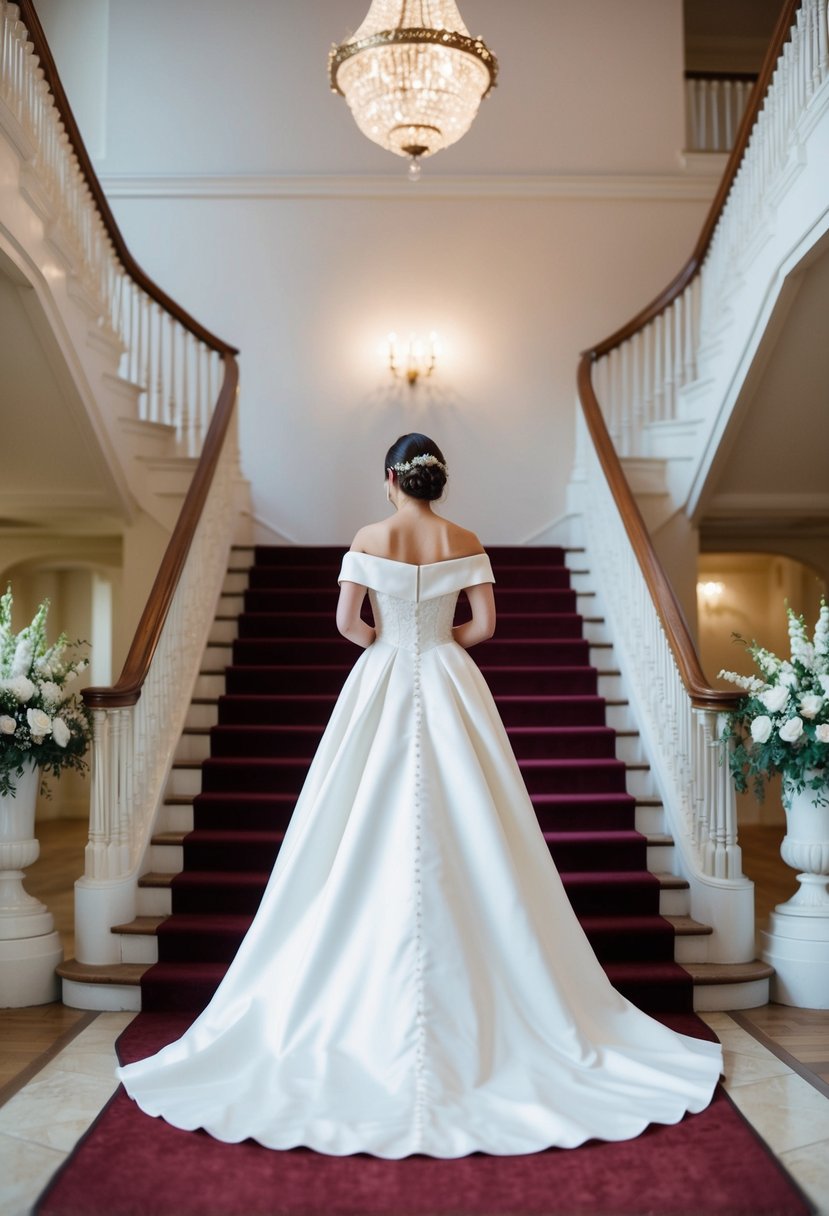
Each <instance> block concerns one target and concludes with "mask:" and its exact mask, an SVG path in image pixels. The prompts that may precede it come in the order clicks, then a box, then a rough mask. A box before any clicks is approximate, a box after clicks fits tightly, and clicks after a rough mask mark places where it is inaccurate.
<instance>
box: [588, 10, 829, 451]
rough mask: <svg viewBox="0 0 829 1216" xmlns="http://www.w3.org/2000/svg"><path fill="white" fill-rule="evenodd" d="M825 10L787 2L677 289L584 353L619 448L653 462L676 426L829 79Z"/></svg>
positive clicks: (669, 288) (674, 285)
mask: <svg viewBox="0 0 829 1216" xmlns="http://www.w3.org/2000/svg"><path fill="white" fill-rule="evenodd" d="M826 18H827V0H803V3H802V4H800V5H799V4H798V0H787V2H786V3H785V4H784V6H783V10H782V12H781V15H780V19H779V21H778V24H777V27H776V29H775V33H774V35H773V37H772V40H771V43H770V48H769V53H768V54H767V56H766V59H765V61H764V63H763V66H762V68H761V70H760V73H759V75H758V78H757V81H756V83H755V86H754V89H753V91H752V95H751V100H750V101H749V103H748V105H747V106H746V109H745V112H744V114H743V118H742V122H741V124H740V128H739V131H738V133H737V138H736V142H735V145H734V148H733V149H732V152H731V155H730V157H729V160H728V164H727V165H726V169H725V172H724V174H723V179H722V182H721V183H720V186H719V189H718V191H717V194H716V196H715V198H714V201H713V203H712V205H711V208H710V210H709V213H708V216H707V218H706V220H705V223H704V225H703V228H702V231H701V232H700V235H699V238H698V240H697V243H696V245H695V247H694V250H693V252H692V254H691V256H690V258H689V259H688V261H687V262H686V264H685V265H684V266H683V268H682V270H681V271H680V272H679V274H678V275H677V276H676V278H674V279H673V281H672V282H671V283H669V284H668V286H667V287H666V288H665V290H664V291H663V292H661V293H660V294H659V295H658V296H657V297H656V299H655V300H653V301H652V302H651V303H650V304H649V305H648V306H647V308H644V309H643V310H642V311H641V312H640V313H639V314H638V315H637V316H635V317H634V318H633V319H632V320H631V321H629V322H628V324H627V325H625V326H623V327H622V328H621V329H620V330H618V331H617V332H616V333H614V334H611V336H610V337H609V338H606V339H605V340H604V341H603V342H600V343H598V344H597V345H596V346H595V347H593V348H592V349H591V350H589V351H587V352H586V354H585V358H587V359H588V360H589V361H590V363H591V364H592V365H593V366H592V383H593V385H594V387H595V392H596V396H597V397H598V399H599V401H600V402H601V406H602V413H603V414H604V417H605V420H606V422H607V427H608V430H609V432H610V436H611V439H612V440H613V443H614V446H615V447H616V449H617V451H618V452H619V453H620V455H622V456H639V455H648V454H649V452H648V450H647V447H648V442H647V428H648V426H650V425H651V424H653V423H658V422H669V421H672V420H673V419H675V418H676V417H677V403H678V399H679V393H680V390H681V389H682V388H683V387H684V386H685V385H687V384H690V383H691V382H692V381H693V380H694V379H695V378H696V376H697V367H698V361H699V352H700V349H701V347H702V346H704V344H705V343H707V342H710V341H712V340H713V339H714V337H715V336H716V334H717V332H718V329H719V327H720V325H721V323H722V319H723V315H724V311H725V309H726V308H727V293H726V291H725V290H724V289H725V287H726V285H727V283H728V281H729V277H730V276H731V275H733V274H734V267H735V264H736V263H738V262H739V259H740V258H741V256H743V254H744V252H745V250H746V249H747V247H748V246H749V245H750V244H751V242H752V240H753V239H754V238H755V235H756V233H757V230H758V228H760V227H761V224H762V221H763V218H764V215H765V209H766V207H767V205H768V200H769V198H770V197H771V196H772V194H773V191H774V188H775V185H777V183H778V181H779V179H780V178H781V176H782V175H783V173H784V170H785V166H786V162H787V159H788V156H789V152H790V149H791V143H792V138H793V136H794V134H795V129H796V128H797V126H798V123H799V122H800V121H801V119H802V116H803V114H804V111H805V110H806V109H807V107H808V105H809V101H810V99H811V98H812V97H813V96H814V94H815V93H816V92H817V91H818V90H819V89H820V88H821V86H822V85H823V82H824V81H825V80H826V77H827V74H829V50H828V49H827V24H826Z"/></svg>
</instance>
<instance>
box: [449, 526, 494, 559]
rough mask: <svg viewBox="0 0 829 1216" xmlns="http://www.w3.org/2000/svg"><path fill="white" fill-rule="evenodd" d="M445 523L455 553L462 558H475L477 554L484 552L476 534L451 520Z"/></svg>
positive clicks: (450, 544)
mask: <svg viewBox="0 0 829 1216" xmlns="http://www.w3.org/2000/svg"><path fill="white" fill-rule="evenodd" d="M445 522H446V525H447V529H448V535H447V539H448V541H449V546H450V548H451V549H452V551H453V553H457V554H458V555H459V556H461V557H473V556H474V555H475V554H476V553H483V552H484V547H483V545H482V544H481V542H480V540H479V539H478V537H477V536H476V535H475V533H474V532H470V530H469V529H468V528H462V527H461V526H460V524H454V523H452V521H451V520H449V519H447V520H446V521H445Z"/></svg>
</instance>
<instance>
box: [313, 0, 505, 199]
mask: <svg viewBox="0 0 829 1216" xmlns="http://www.w3.org/2000/svg"><path fill="white" fill-rule="evenodd" d="M328 71H329V76H330V79H331V88H332V90H333V92H335V93H340V94H342V96H344V97H345V99H346V101H347V102H348V104H349V106H350V108H351V112H352V114H353V115H354V120H355V122H356V123H357V126H358V127H359V128H360V130H361V131H362V132H363V134H364V135H367V136H368V138H369V139H370V140H372V141H373V142H374V143H376V144H380V146H381V147H383V148H387V149H388V150H389V152H395V153H396V154H397V155H398V156H407V157H408V158H409V177H410V178H412V180H415V181H416V180H417V178H418V177H419V176H420V161H421V158H422V157H424V156H432V155H433V153H435V152H439V151H440V150H441V148H448V147H449V145H450V144H453V143H455V141H456V140H458V139H460V138H461V136H462V135H465V134H466V132H467V131H468V130H469V128H470V127H471V126H472V122H473V120H474V118H475V115H476V114H477V112H478V106H479V104H480V102H481V98H482V97H486V95H487V93H488V92H489V91H490V89H491V88H492V87H493V85H494V84H495V77H496V76H497V74H498V61H497V60H496V58H495V56H494V55H493V54H492V52H491V51H490V50H489V48H488V47H487V46H486V43H484V42H483V40H482V39H480V38H472V37H470V34H469V30H468V29H467V28H466V26H465V25H464V23H463V20H462V19H461V15H460V13H459V12H458V6H457V4H455V2H454V0H371V7H370V8H369V10H368V14H367V16H366V19H365V21H364V22H363V24H362V25H361V26H360V28H359V29H358V30H357V32H356V33H355V34H353V35H352V36H351V38H349V39H348V40H347V41H346V42H343V43H341V44H340V46H334V47H332V48H331V52H330V54H329V56H328Z"/></svg>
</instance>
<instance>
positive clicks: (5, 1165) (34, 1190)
mask: <svg viewBox="0 0 829 1216" xmlns="http://www.w3.org/2000/svg"><path fill="white" fill-rule="evenodd" d="M134 1017H135V1014H134V1013H101V1014H98V1016H97V1017H96V1018H95V1020H94V1021H92V1022H90V1024H89V1025H88V1026H86V1028H85V1029H84V1030H82V1031H81V1032H80V1034H79V1035H77V1037H76V1038H74V1039H73V1040H72V1041H71V1043H69V1044H68V1045H67V1046H66V1047H64V1049H63V1050H62V1051H61V1052H60V1053H59V1054H58V1055H57V1056H55V1057H54V1058H53V1059H52V1060H50V1061H49V1063H48V1064H46V1065H45V1067H44V1068H42V1069H41V1070H40V1072H38V1073H37V1074H36V1075H35V1076H34V1077H33V1078H32V1080H31V1081H29V1083H28V1084H27V1085H25V1086H24V1087H23V1088H22V1089H21V1090H18V1092H17V1093H16V1094H14V1096H13V1097H11V1098H10V1099H9V1100H8V1102H6V1103H5V1105H4V1106H2V1107H0V1213H2V1216H25V1214H26V1213H28V1212H29V1211H30V1210H31V1206H32V1204H33V1202H34V1200H35V1199H36V1198H37V1196H38V1195H39V1194H40V1192H41V1191H42V1190H43V1187H44V1186H45V1185H46V1183H47V1181H48V1180H49V1178H50V1177H51V1176H52V1174H53V1173H54V1172H55V1170H56V1169H57V1168H58V1166H60V1165H61V1164H62V1163H63V1162H64V1161H65V1160H66V1158H67V1157H68V1155H69V1153H70V1152H71V1151H72V1149H73V1148H74V1146H75V1145H76V1144H77V1142H78V1140H79V1139H80V1138H81V1136H82V1135H83V1133H84V1132H85V1131H86V1129H87V1128H88V1127H89V1125H90V1123H91V1122H92V1121H93V1119H94V1118H95V1116H96V1115H97V1114H98V1112H99V1111H100V1110H101V1108H102V1107H103V1106H104V1105H105V1104H106V1102H107V1101H108V1100H109V1098H110V1097H111V1095H112V1094H113V1093H114V1092H115V1088H116V1082H115V1077H114V1076H113V1068H114V1067H115V1052H114V1050H113V1044H114V1043H115V1040H116V1039H117V1038H118V1036H119V1034H120V1033H121V1031H122V1030H123V1029H124V1027H125V1026H127V1025H129V1023H130V1022H131V1021H132V1019H133V1018H134ZM102 1216H103V1213H102Z"/></svg>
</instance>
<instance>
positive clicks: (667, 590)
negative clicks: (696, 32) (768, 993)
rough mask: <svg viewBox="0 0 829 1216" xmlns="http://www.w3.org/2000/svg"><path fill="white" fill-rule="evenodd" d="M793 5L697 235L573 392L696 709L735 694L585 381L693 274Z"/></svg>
mask: <svg viewBox="0 0 829 1216" xmlns="http://www.w3.org/2000/svg"><path fill="white" fill-rule="evenodd" d="M799 7H800V0H785V3H784V4H783V7H782V9H781V13H780V17H779V19H778V22H777V25H776V27H775V30H774V34H773V36H772V39H771V41H770V43H769V48H768V51H767V53H766V57H765V59H764V61H763V66H762V68H761V70H760V73H759V75H758V77H757V81H756V84H755V86H754V89H753V91H752V94H751V99H750V101H749V103H748V105H747V107H746V111H745V113H744V115H743V118H742V120H741V123H740V127H739V130H738V132H737V137H736V140H735V143H734V147H733V149H732V151H731V153H730V156H729V159H728V163H727V165H726V168H725V172H724V174H723V178H722V181H721V182H720V185H719V187H718V189H717V193H716V194H715V196H714V199H713V201H712V203H711V206H710V208H709V211H708V214H707V216H706V218H705V222H704V223H703V226H702V230H701V231H700V234H699V237H698V238H697V241H696V244H695V245H694V249H693V252H692V253H691V256H690V257H689V259H688V261H687V262H686V263H685V265H684V266H683V267H682V269H681V270H680V271H679V273H678V274H677V275H675V277H674V278H673V279H672V280H671V282H670V283H669V284H668V286H667V287H666V288H665V289H664V290H663V291H661V292H660V293H659V295H658V296H656V298H655V299H654V300H652V301H651V303H650V304H648V305H647V306H646V307H645V308H643V309H642V310H641V311H640V312H639V313H637V314H636V316H635V317H633V318H632V319H631V320H630V321H628V322H627V324H625V325H623V326H622V327H621V328H620V329H618V330H616V331H615V332H614V333H613V334H611V335H610V337H608V338H605V339H604V340H603V341H602V342H599V343H597V344H596V345H595V346H593V347H591V348H589V349H588V350H586V351H584V352H582V355H581V357H580V359H579V365H578V373H577V383H578V394H579V400H580V402H581V406H582V410H583V413H584V417H585V421H586V423H587V427H588V430H589V432H590V435H591V438H592V440H593V443H594V446H595V449H596V453H597V456H598V459H599V461H600V463H601V466H602V469H603V471H604V475H605V477H606V479H607V482H608V486H609V487H610V490H611V493H612V495H613V497H614V499H615V501H616V505H617V507H618V510H619V513H620V515H621V518H622V521H623V523H624V526H625V530H626V532H627V535H628V538H629V540H630V543H631V547H632V548H633V551H634V553H635V555H636V559H637V561H638V563H639V567H640V569H641V571H642V574H643V577H644V578H645V581H646V583H647V585H648V589H649V591H650V594H651V597H652V599H653V602H654V604H655V605H656V608H657V611H658V614H659V617H660V619H661V621H662V625H663V628H664V631H665V635H666V638H667V641H668V645H669V646H670V649H671V652H672V654H673V656H674V660H675V662H676V664H677V668H678V670H679V673H680V676H681V678H682V681H683V684H684V686H685V689H686V691H687V693H688V696H689V697H690V699H691V703H692V704H693V705H694V706H695V707H696V708H699V709H712V710H717V711H727V710H729V709H732V708H734V707H735V706H736V704H737V702H738V700H739V697H738V696H737V695H736V694H734V693H733V692H730V691H727V690H724V689H717V688H711V687H710V685H709V684H708V681H707V679H706V677H705V673H704V672H703V670H702V665H701V663H700V660H699V656H698V654H697V649H696V645H695V643H694V640H693V638H692V636H691V631H690V629H689V628H688V623H687V621H686V619H685V614H684V613H683V611H682V608H681V606H680V604H679V602H678V600H677V598H676V595H675V593H674V590H673V587H672V586H671V583H670V580H669V579H668V576H667V575H666V573H665V571H664V569H663V567H662V563H661V562H660V560H659V558H658V556H657V554H656V551H655V549H654V547H653V544H652V542H651V539H650V534H649V532H648V529H647V526H646V525H645V521H644V519H643V518H642V514H641V512H640V510H639V507H638V505H637V503H636V500H635V498H634V495H633V492H632V490H631V488H630V485H629V484H628V481H627V478H626V477H625V473H624V470H623V468H622V463H621V461H620V459H619V456H618V453H617V451H616V448H615V446H614V444H613V441H612V439H611V437H610V433H609V431H608V428H607V425H606V423H605V420H604V417H603V415H602V411H601V408H600V406H599V402H598V398H597V397H596V393H595V390H594V388H593V381H592V367H593V364H594V363H595V362H596V360H597V359H600V358H602V357H603V356H605V355H607V354H608V353H609V352H610V351H612V350H614V349H616V348H617V347H619V346H621V345H622V343H624V342H626V341H627V340H628V339H629V338H631V337H632V336H633V335H634V334H636V333H637V332H639V331H640V330H643V329H644V328H645V327H646V326H647V325H648V324H649V323H650V322H651V321H653V320H654V318H655V317H657V316H658V315H659V314H660V313H662V312H664V310H665V309H666V308H668V307H669V306H670V305H671V304H672V303H673V302H674V301H675V300H676V299H677V298H678V297H679V296H680V295H681V294H682V292H683V291H684V290H685V289H686V288H687V286H688V284H689V283H690V282H691V280H692V279H694V278H695V276H696V275H698V274H699V272H700V269H701V267H702V264H703V261H704V260H705V256H706V254H707V252H708V249H709V247H710V245H711V241H712V238H713V236H714V231H715V229H716V226H717V223H718V221H719V218H720V215H721V214H722V211H723V208H724V206H725V203H726V200H727V198H728V195H729V193H730V191H731V187H732V185H733V183H734V179H735V177H736V175H737V171H738V169H739V167H740V162H741V161H742V158H743V156H744V154H745V151H746V147H747V146H748V141H749V138H750V135H751V131H752V128H753V126H754V123H755V122H756V119H757V115H758V114H759V112H760V110H761V108H762V104H763V100H764V98H765V96H766V93H767V91H768V88H769V85H770V83H771V80H772V77H773V75H774V70H775V67H776V64H777V61H778V59H779V57H780V53H781V51H782V48H783V45H784V43H785V42H786V40H787V39H788V37H789V33H790V30H791V27H792V23H793V21H794V18H795V14H796V12H797V9H798V8H799Z"/></svg>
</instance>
